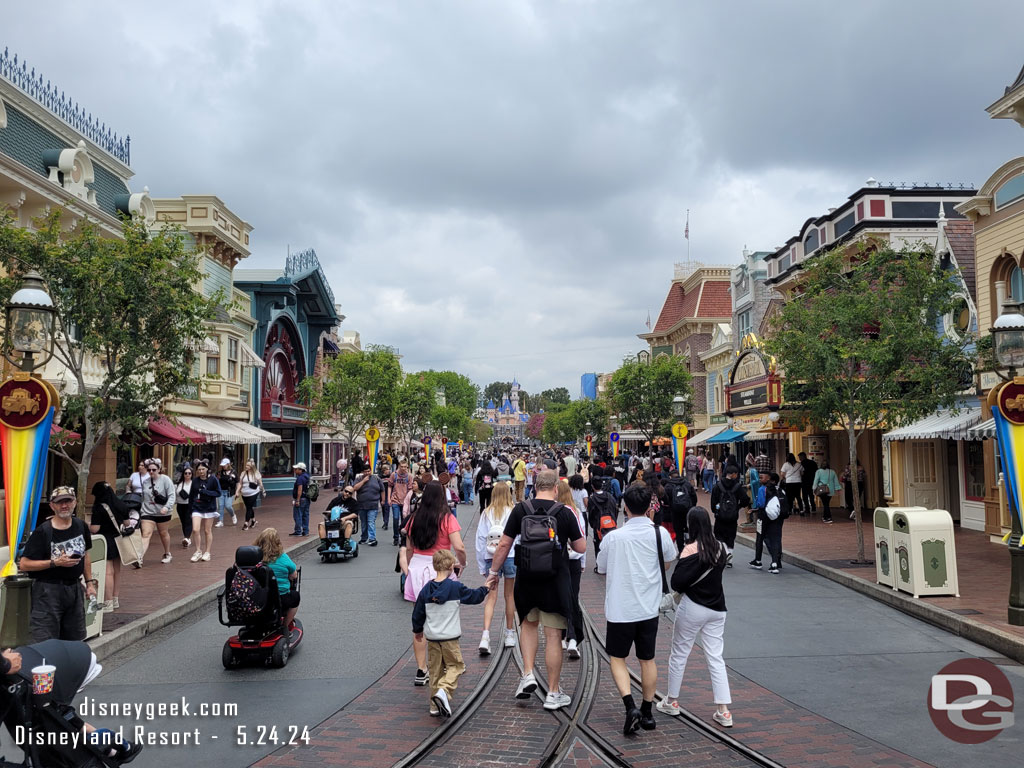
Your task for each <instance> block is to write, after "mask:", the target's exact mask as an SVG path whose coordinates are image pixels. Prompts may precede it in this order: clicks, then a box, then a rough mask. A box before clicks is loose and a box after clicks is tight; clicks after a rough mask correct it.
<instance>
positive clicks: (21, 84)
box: [0, 48, 132, 165]
mask: <svg viewBox="0 0 1024 768" xmlns="http://www.w3.org/2000/svg"><path fill="white" fill-rule="evenodd" d="M0 77H3V78H4V79H5V80H7V81H8V82H9V83H10V84H11V85H13V86H14V87H15V88H17V89H18V90H20V91H22V92H24V93H25V94H26V95H27V96H29V97H30V98H32V99H34V100H35V101H37V102H39V104H41V105H42V106H44V107H46V109H48V110H50V112H52V113H53V114H55V115H56V116H57V117H59V118H60V119H61V120H63V121H64V122H65V123H67V124H68V125H69V126H71V127H72V128H73V129H75V130H76V131H78V132H79V133H80V134H82V135H83V136H84V137H85V138H87V139H89V141H91V142H92V143H93V144H95V145H96V146H98V147H99V148H100V149H102V150H104V151H106V152H109V153H110V154H111V155H113V156H114V157H116V158H117V159H118V160H120V161H121V162H122V163H124V164H125V165H131V143H132V140H131V137H130V136H125V137H124V138H123V139H122V138H121V137H119V136H118V135H117V134H116V133H114V132H113V131H112V130H111V129H110V128H108V127H107V125H106V123H101V122H100V120H99V118H95V117H93V116H92V113H91V112H87V111H86V110H85V107H81V106H79V105H78V102H77V101H72V99H71V97H69V96H65V95H64V92H63V91H59V92H58V90H57V87H56V86H55V85H51V84H50V81H49V80H46V81H45V82H44V79H43V76H42V74H39V75H36V70H35V67H32V69H29V67H28V63H27V62H26V61H25V60H24V59H22V60H21V61H20V62H19V61H18V55H17V54H14V55H13V56H11V54H10V52H9V51H8V50H7V48H4V52H3V53H2V54H0Z"/></svg>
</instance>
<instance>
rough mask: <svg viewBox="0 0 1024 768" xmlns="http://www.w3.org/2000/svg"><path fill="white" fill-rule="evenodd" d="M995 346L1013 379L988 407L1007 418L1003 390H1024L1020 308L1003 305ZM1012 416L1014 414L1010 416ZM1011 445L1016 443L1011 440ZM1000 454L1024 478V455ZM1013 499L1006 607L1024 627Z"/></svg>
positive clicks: (1005, 449) (1022, 557)
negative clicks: (997, 410)
mask: <svg viewBox="0 0 1024 768" xmlns="http://www.w3.org/2000/svg"><path fill="white" fill-rule="evenodd" d="M991 333H992V337H993V342H994V344H993V347H994V351H995V356H996V360H997V362H998V363H999V365H1000V366H1001V367H1003V368H1007V369H1009V372H1010V379H1009V381H1006V382H1004V383H1003V384H1001V385H999V387H997V388H996V390H994V391H993V392H991V393H989V404H990V405H992V406H993V409H996V408H998V409H999V411H1000V413H1001V414H1002V416H1003V417H1004V418H1006V416H1007V414H1008V413H1010V412H1009V411H1006V412H1003V411H1002V408H1001V407H1000V403H1001V401H1002V399H1003V398H1002V395H1003V390H1004V389H1006V388H1008V387H1011V388H1014V389H1016V390H1019V389H1021V387H1024V379H1022V378H1018V376H1017V369H1018V368H1022V367H1024V315H1022V314H1021V306H1020V305H1019V304H1016V303H1014V302H1011V301H1007V302H1005V303H1004V304H1003V307H1002V313H1001V314H1000V315H999V317H998V318H996V321H995V323H993V325H992V330H991ZM1010 415H1011V417H1012V416H1013V415H1014V413H1010ZM1006 420H1007V421H1009V422H1010V424H1011V426H1010V429H1011V430H1022V429H1024V426H1021V425H1020V424H1021V422H1019V421H1015V420H1014V419H1013V418H1006ZM1009 442H1011V443H1012V442H1013V441H1012V440H1011V441H1009ZM999 453H1000V458H1001V460H1002V464H1003V472H1004V473H1007V474H1010V473H1012V474H1013V475H1014V476H1016V477H1017V478H1018V482H1019V478H1021V477H1024V456H1016V455H1015V453H1014V451H1013V446H1012V445H1005V444H1004V441H1000V442H999ZM1008 496H1010V497H1011V498H1010V504H1011V514H1010V540H1009V549H1010V602H1009V605H1008V607H1007V622H1008V623H1009V624H1012V625H1014V626H1018V627H1020V626H1024V549H1021V546H1020V544H1021V535H1022V533H1024V531H1022V529H1021V519H1020V518H1021V514H1022V512H1024V510H1021V509H1019V508H1018V506H1019V504H1020V501H1019V499H1018V498H1013V497H1014V496H1015V494H1008Z"/></svg>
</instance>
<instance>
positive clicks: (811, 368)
mask: <svg viewBox="0 0 1024 768" xmlns="http://www.w3.org/2000/svg"><path fill="white" fill-rule="evenodd" d="M799 290H800V293H799V295H798V296H797V297H796V298H794V299H793V300H792V301H790V302H788V303H787V304H786V305H784V306H783V308H782V310H781V312H780V313H779V314H778V315H777V316H775V317H774V318H773V319H772V321H771V327H770V337H769V339H768V341H767V349H768V350H769V352H771V353H772V354H774V355H775V356H776V357H777V359H778V361H779V363H780V366H781V368H782V370H783V371H784V372H785V375H786V399H787V401H788V402H789V403H790V405H791V407H793V408H794V409H796V411H797V413H798V415H799V416H800V417H802V418H803V419H804V420H805V421H806V422H808V423H810V424H813V425H814V426H816V427H817V428H819V429H824V430H827V429H829V428H831V427H832V426H833V425H836V424H838V425H841V426H842V428H843V430H844V431H845V432H846V437H847V441H848V443H849V450H850V464H851V466H853V467H856V465H857V439H858V438H859V437H860V436H861V435H862V434H864V432H866V431H867V430H869V429H885V428H889V429H891V428H893V427H899V426H901V425H904V424H907V423H909V422H911V421H914V420H916V419H919V418H921V417H923V416H925V415H927V414H929V413H932V412H934V411H935V410H936V409H938V408H942V407H951V406H953V405H954V403H955V402H956V400H957V396H958V394H959V393H960V392H962V391H963V390H964V389H965V388H967V387H968V386H969V384H970V378H971V376H970V372H971V361H970V358H969V356H968V354H967V353H966V351H965V350H966V347H967V345H968V344H969V342H970V341H971V339H969V338H966V337H965V338H952V337H950V336H946V335H945V334H944V332H943V331H942V328H943V320H942V318H943V317H944V316H945V315H946V314H947V313H949V312H951V311H952V309H953V308H954V306H955V304H956V301H957V292H958V291H959V290H960V285H959V281H957V280H956V279H955V275H954V274H953V273H951V272H949V271H945V270H943V269H942V268H941V266H940V265H939V262H938V260H937V259H936V258H935V256H934V254H933V253H932V252H931V251H930V250H928V249H922V250H912V249H905V250H899V251H896V250H892V249H891V248H890V247H889V246H888V245H877V244H875V245H874V246H872V247H866V246H861V247H859V248H858V249H857V250H856V251H851V250H849V249H847V250H840V249H836V250H833V251H830V252H827V253H825V254H822V255H821V256H818V257H817V258H815V259H813V260H811V261H810V262H808V263H806V264H805V265H804V272H803V275H802V279H801V284H800V287H799ZM853 503H854V509H855V510H856V521H857V560H858V561H863V560H864V526H863V521H862V520H861V516H860V509H861V503H862V502H861V499H860V490H859V488H858V485H857V483H856V482H854V484H853Z"/></svg>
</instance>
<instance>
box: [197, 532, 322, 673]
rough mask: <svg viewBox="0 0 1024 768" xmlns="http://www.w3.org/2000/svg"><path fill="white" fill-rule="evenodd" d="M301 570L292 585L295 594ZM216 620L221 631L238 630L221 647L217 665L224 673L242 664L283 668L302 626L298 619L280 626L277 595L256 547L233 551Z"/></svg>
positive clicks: (271, 574) (219, 594)
mask: <svg viewBox="0 0 1024 768" xmlns="http://www.w3.org/2000/svg"><path fill="white" fill-rule="evenodd" d="M301 579H302V569H301V568H299V574H298V578H296V579H295V581H294V582H293V583H292V589H293V590H294V591H296V592H298V591H299V582H300V581H301ZM217 617H218V618H219V619H220V623H221V624H223V625H224V626H225V627H241V629H240V630H239V632H238V634H237V635H233V636H232V637H230V638H228V640H227V642H225V643H224V649H223V651H222V653H221V661H222V662H223V664H224V668H225V669H234V668H235V667H238V666H240V665H241V664H243V663H245V662H258V663H260V664H263V665H265V666H274V667H283V666H284V665H285V664H287V663H288V659H289V658H290V657H291V655H292V653H294V652H295V649H296V648H297V647H298V645H299V643H300V642H302V624H301V623H300V622H299V620H298V619H295V621H293V622H292V625H291V626H290V627H286V626H285V625H284V617H285V611H283V610H282V608H281V598H280V596H279V595H278V591H277V579H275V578H274V572H273V571H272V570H270V568H269V567H268V566H266V565H265V564H264V563H263V562H262V553H261V552H260V548H259V547H255V546H244V547H239V548H238V549H237V550H235V564H234V565H233V566H231V567H230V568H228V570H227V572H226V573H225V575H224V586H223V587H222V588H221V589H220V590H218V591H217Z"/></svg>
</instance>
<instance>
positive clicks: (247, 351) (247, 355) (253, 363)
mask: <svg viewBox="0 0 1024 768" xmlns="http://www.w3.org/2000/svg"><path fill="white" fill-rule="evenodd" d="M240 346H241V349H242V367H243V368H266V367H267V364H266V363H264V362H263V360H262V359H261V358H260V356H259V355H257V354H256V351H255V350H254V349H253V348H252V347H250V346H249V345H248V344H246V343H245V342H244V341H243V342H242V343H241V345H240Z"/></svg>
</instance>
